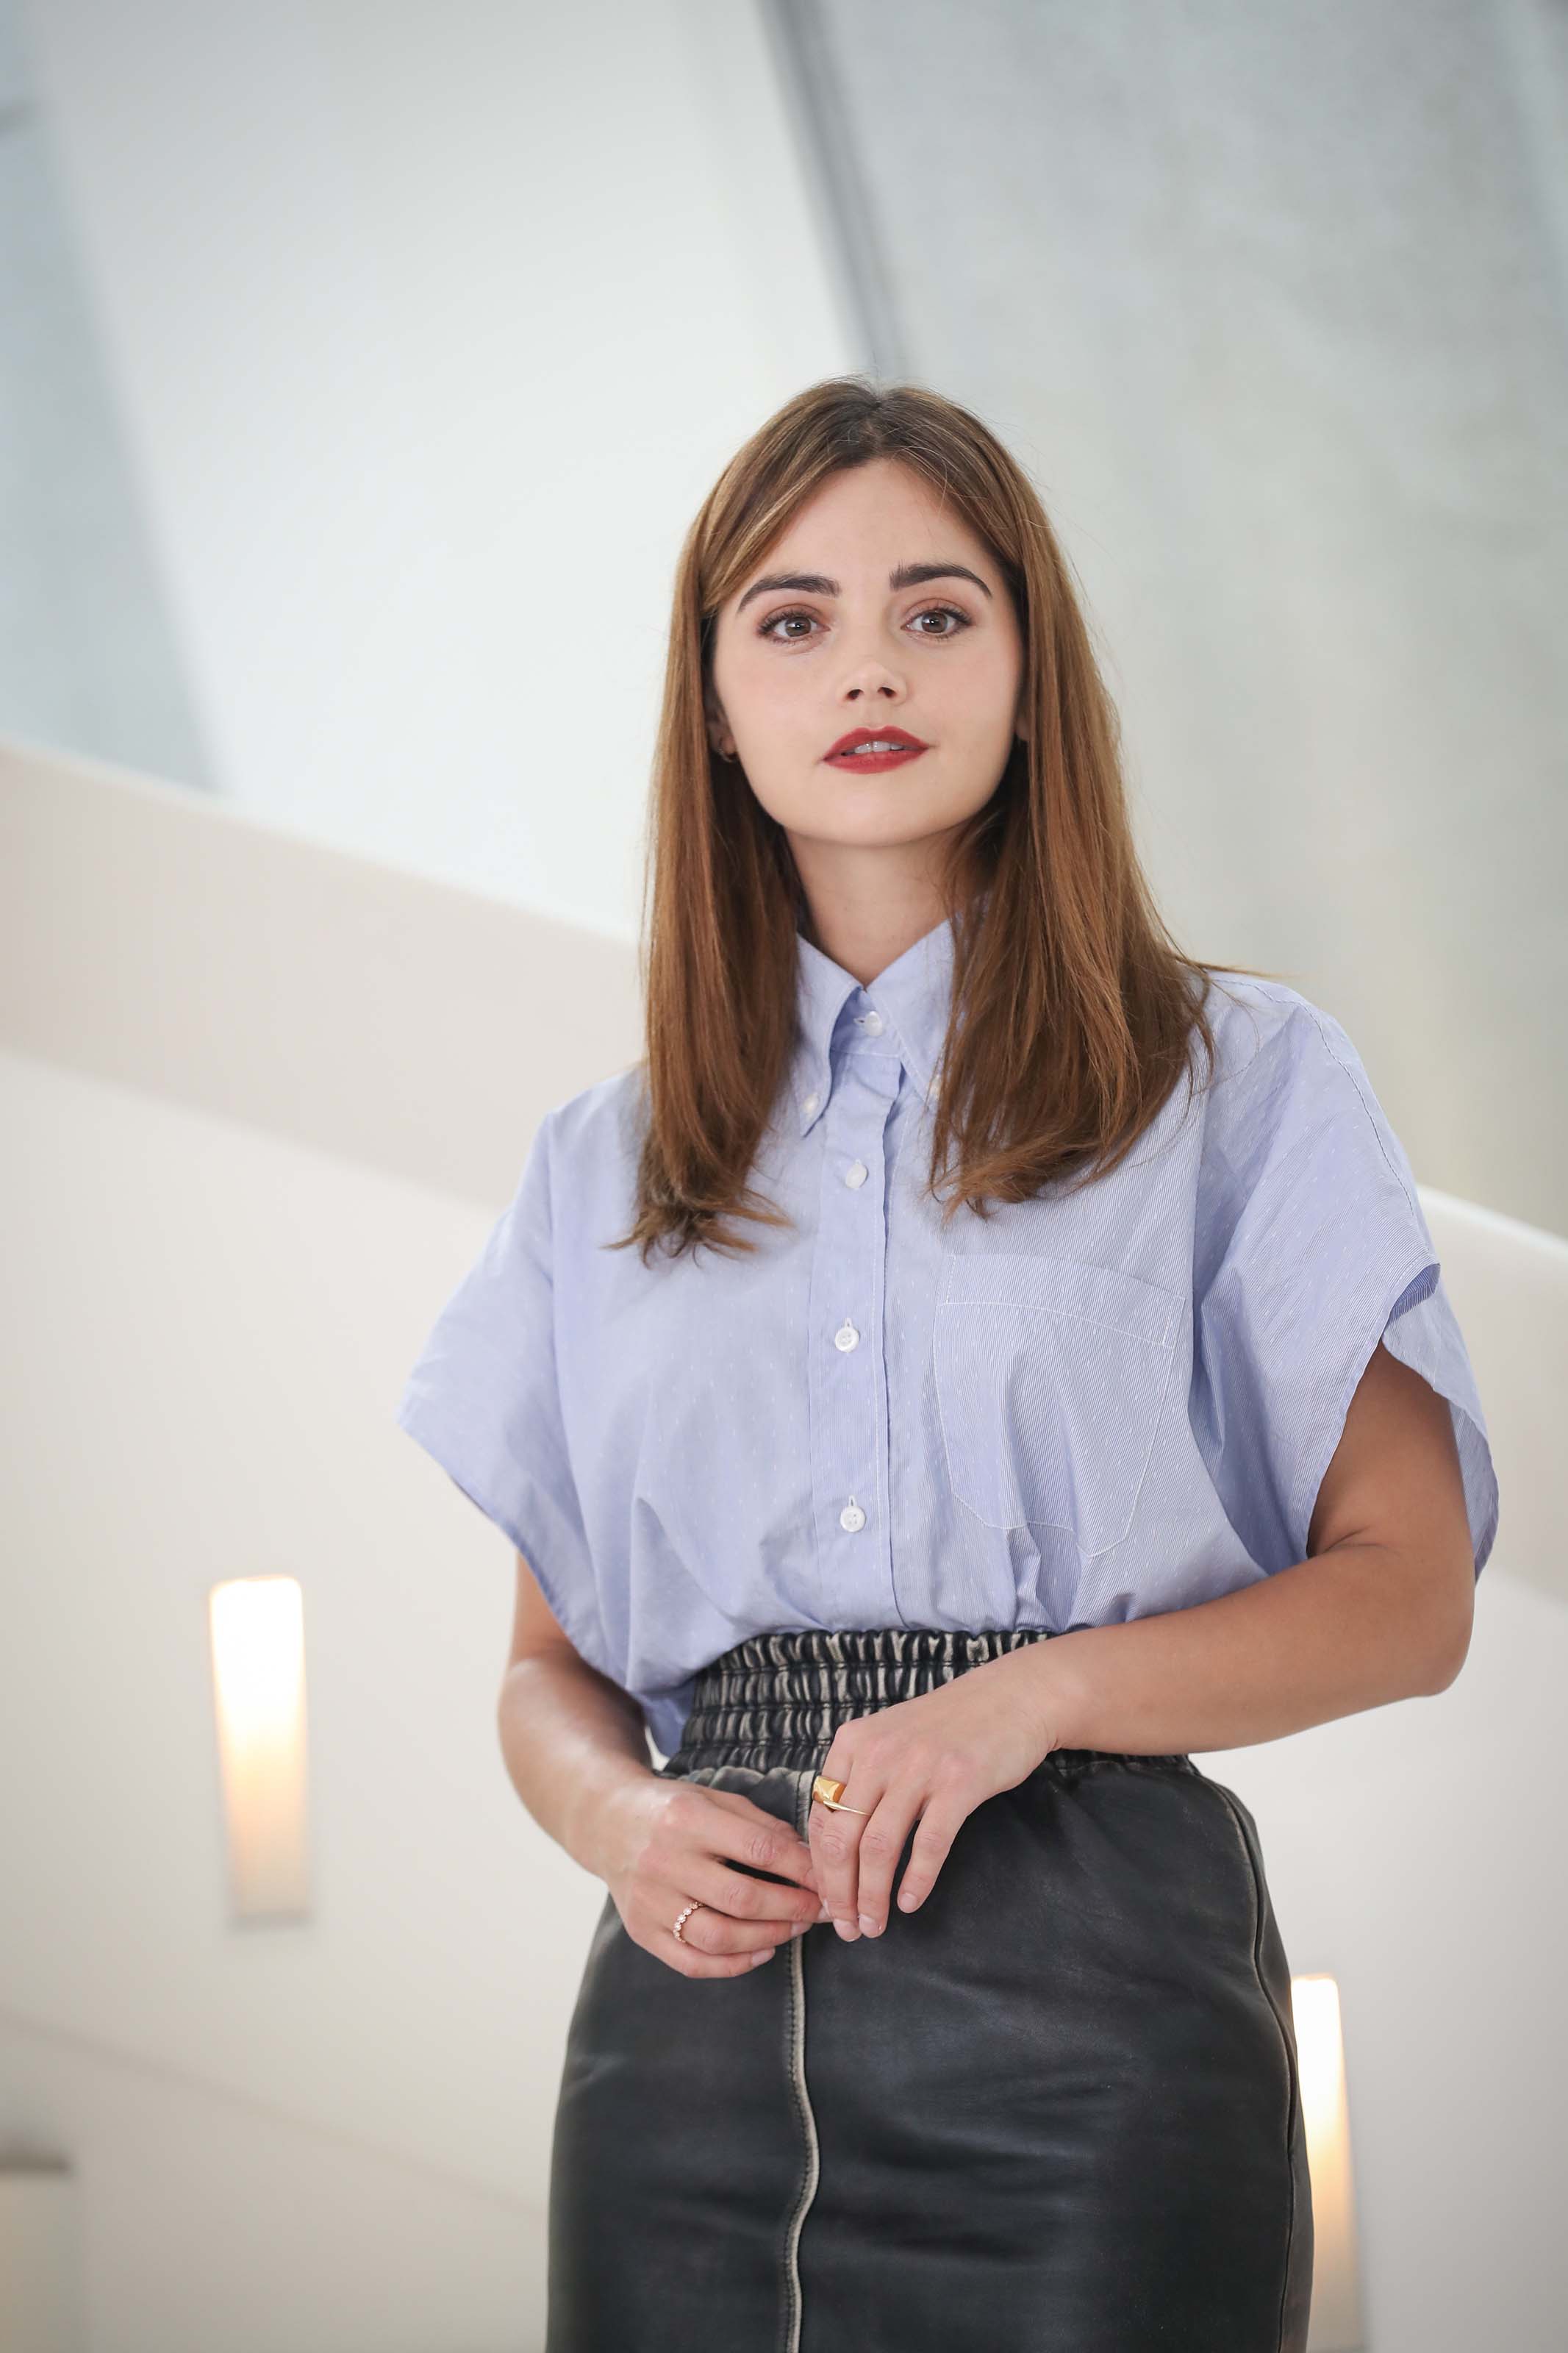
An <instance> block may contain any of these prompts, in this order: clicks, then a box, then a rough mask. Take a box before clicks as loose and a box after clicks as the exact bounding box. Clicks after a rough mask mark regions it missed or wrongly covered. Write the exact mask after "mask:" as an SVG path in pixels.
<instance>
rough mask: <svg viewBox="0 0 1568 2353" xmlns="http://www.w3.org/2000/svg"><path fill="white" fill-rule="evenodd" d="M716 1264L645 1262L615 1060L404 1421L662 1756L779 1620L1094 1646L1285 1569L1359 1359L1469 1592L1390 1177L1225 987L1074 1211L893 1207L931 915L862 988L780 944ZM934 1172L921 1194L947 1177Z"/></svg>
mask: <svg viewBox="0 0 1568 2353" xmlns="http://www.w3.org/2000/svg"><path fill="white" fill-rule="evenodd" d="M797 944H798V967H797V971H798V977H797V1010H798V1029H797V1042H796V1047H795V1055H794V1059H793V1062H792V1066H791V1071H790V1076H789V1082H788V1084H787V1086H786V1087H785V1088H784V1090H782V1091H781V1094H780V1099H779V1102H778V1103H777V1105H776V1106H775V1111H774V1115H773V1120H772V1121H771V1123H770V1124H769V1126H768V1129H767V1131H766V1134H765V1135H764V1139H763V1145H762V1147H761V1149H760V1151H759V1154H758V1156H757V1160H756V1162H755V1164H754V1166H753V1168H752V1174H751V1180H750V1181H751V1183H752V1185H753V1187H756V1188H758V1189H760V1190H761V1191H762V1192H763V1193H764V1194H765V1195H766V1196H767V1197H768V1198H771V1199H772V1200H773V1202H775V1203H776V1204H777V1205H778V1206H779V1207H780V1208H783V1209H784V1210H785V1211H787V1213H788V1215H789V1217H790V1219H792V1220H793V1222H792V1224H791V1225H790V1226H789V1227H788V1228H775V1227H769V1226H762V1225H754V1224H752V1223H750V1222H749V1221H748V1222H744V1223H742V1224H741V1225H740V1227H739V1230H741V1231H742V1232H743V1233H744V1234H746V1235H747V1237H748V1238H749V1239H751V1240H752V1241H754V1243H755V1249H754V1250H753V1251H752V1253H751V1254H750V1255H749V1256H745V1255H742V1256H736V1257H728V1256H725V1255H723V1254H722V1253H719V1252H715V1251H712V1250H709V1249H706V1248H704V1249H702V1250H699V1251H698V1252H697V1254H696V1255H695V1256H692V1255H689V1254H688V1255H685V1256H682V1257H680V1258H679V1259H668V1258H666V1257H664V1256H663V1255H662V1254H660V1253H658V1252H657V1251H656V1253H655V1255H654V1257H653V1260H652V1262H651V1263H650V1264H649V1265H647V1266H645V1265H644V1264H643V1262H642V1261H641V1258H640V1256H639V1254H638V1252H637V1250H636V1249H635V1248H631V1249H626V1250H607V1249H605V1247H604V1245H605V1243H606V1242H608V1241H611V1240H615V1239H616V1238H617V1237H618V1236H620V1235H622V1234H624V1233H626V1231H627V1230H628V1229H629V1227H630V1224H631V1222H632V1218H633V1215H634V1187H635V1177H636V1169H637V1145H638V1133H637V1124H638V1102H639V1094H640V1084H641V1071H640V1066H639V1067H636V1068H634V1069H633V1070H631V1071H624V1072H621V1073H619V1074H618V1075H616V1077H613V1078H609V1079H605V1080H603V1081H601V1082H599V1083H598V1084H597V1085H595V1086H591V1087H588V1088H586V1089H584V1091H583V1092H580V1093H578V1094H575V1095H574V1096H572V1097H571V1098H569V1099H568V1100H567V1101H565V1102H563V1103H558V1104H556V1105H555V1106H554V1107H553V1108H552V1110H550V1111H549V1112H548V1113H546V1114H545V1117H544V1119H543V1120H542V1123H541V1124H540V1127H539V1129H538V1131H537V1133H536V1134H535V1135H534V1138H533V1142H532V1145H531V1149H530V1151H529V1153H528V1155H527V1159H526V1164H525V1166H524V1167H523V1170H522V1174H521V1181H520V1184H519V1187H518V1189H517V1192H516V1194H515V1196H514V1198H513V1199H512V1201H511V1203H510V1206H509V1207H508V1208H507V1209H506V1211H505V1212H504V1214H503V1215H502V1216H501V1217H500V1219H499V1220H498V1222H497V1223H496V1225H495V1227H494V1228H493V1229H492V1230H491V1232H490V1235H489V1240H487V1241H486V1243H485V1246H484V1249H483V1250H482V1251H481V1253H480V1255H479V1259H478V1261H476V1263H475V1264H474V1265H473V1266H472V1267H471V1268H470V1270H469V1271H468V1273H467V1274H465V1275H464V1277H463V1279H462V1280H461V1282H459V1283H458V1286H457V1288H456V1290H455V1291H454V1292H453V1293H452V1294H451V1296H450V1297H449V1298H448V1299H447V1302H446V1303H445V1305H444V1306H443V1307H442V1308H441V1311H440V1313H439V1314H438V1316H437V1321H436V1324H435V1326H434V1329H433V1330H432V1331H431V1333H430V1335H429V1337H428V1338H427V1340H426V1343H425V1345H424V1348H423V1350H422V1351H421V1353H420V1355H419V1356H418V1359H417V1361H416V1364H415V1365H414V1367H413V1369H412V1371H411V1372H410V1374H409V1376H408V1378H407V1381H406V1384H405V1388H404V1390H403V1394H402V1396H401V1398H400V1399H399V1402H398V1405H397V1409H396V1418H397V1420H398V1422H399V1424H400V1425H401V1427H402V1428H403V1429H404V1430H406V1431H408V1432H409V1433H410V1435H411V1436H412V1437H414V1438H415V1439H416V1440H417V1441H418V1443H419V1444H420V1445H421V1446H422V1447H424V1448H425V1449H426V1450H427V1451H428V1452H429V1453H430V1454H431V1455H432V1456H433V1457H434V1458H435V1460H436V1461H437V1462H438V1463H439V1464H441V1465H442V1467H443V1468H444V1469H445V1470H446V1471H447V1473H448V1474H449V1475H450V1477H451V1478H452V1480H453V1481H454V1482H456V1484H457V1485H458V1487H459V1488H460V1489H461V1490H462V1491H463V1493H465V1494H467V1495H468V1497H469V1498H470V1499H471V1500H472V1501H473V1502H474V1503H475V1504H477V1505H478V1506H479V1510H480V1511H482V1512H483V1513H485V1514H487V1516H488V1517H489V1519H490V1520H492V1521H493V1522H494V1523H495V1525H497V1526H498V1527H499V1528H500V1529H501V1530H502V1531H503V1532H504V1534H505V1535H507V1537H508V1538H509V1539H510V1543H511V1544H512V1545H513V1546H516V1547H517V1549H518V1550H519V1551H520V1552H521V1554H522V1556H523V1557H524V1559H525V1560H526V1561H527V1562H528V1564H529V1566H530V1567H531V1569H532V1571H533V1573H534V1575H535V1577H537V1578H538V1580H539V1583H540V1586H541V1588H542V1591H543V1593H544V1597H545V1599H546V1600H547V1601H548V1602H549V1604H550V1607H551V1609H552V1611H553V1612H554V1614H555V1616H556V1618H557V1619H558V1620H559V1621H560V1623H561V1625H562V1627H563V1630H564V1631H565V1633H566V1634H567V1636H568V1637H569V1638H570V1640H571V1641H572V1642H573V1643H574V1646H575V1648H576V1649H577V1650H578V1651H579V1652H580V1653H581V1655H582V1656H583V1657H584V1659H586V1660H587V1661H588V1662H589V1664H590V1665H592V1666H595V1667H596V1668H598V1669H599V1670H600V1671H601V1672H603V1673H605V1674H606V1675H607V1676H609V1677H610V1678H611V1680H612V1681H614V1682H615V1683H618V1684H620V1685H621V1686H622V1688H623V1689H625V1690H626V1691H628V1692H630V1693H631V1694H633V1695H634V1696H635V1697H636V1698H637V1701H638V1702H639V1704H641V1706H642V1708H643V1711H644V1714H645V1717H646V1719H647V1724H648V1727H649V1729H650V1731H651V1733H652V1736H653V1739H654V1741H655V1743H656V1745H657V1746H658V1749H659V1751H660V1752H662V1754H664V1755H665V1756H669V1755H671V1754H673V1752H674V1750H675V1748H676V1746H678V1744H679V1735H680V1730H681V1726H682V1724H683V1723H684V1720H685V1716H686V1713H687V1709H688V1706H689V1700H690V1694H691V1684H692V1680H693V1678H694V1676H695V1674H696V1672H697V1670H698V1669H699V1668H700V1667H702V1666H704V1665H705V1664H706V1663H707V1662H709V1661H710V1660H711V1659H713V1658H716V1657H717V1656H718V1655H719V1653H720V1652H721V1651H724V1650H727V1649H728V1648H729V1647H730V1646H731V1644H732V1643H735V1642H738V1641H742V1639H743V1638H745V1637H747V1636H749V1635H752V1634H755V1633H762V1632H765V1631H767V1630H771V1629H774V1628H795V1627H804V1626H816V1627H854V1628H862V1627H880V1626H892V1627H902V1626H929V1627H940V1628H948V1629H956V1630H981V1629H992V1628H1013V1627H1023V1626H1043V1627H1047V1628H1051V1629H1055V1630H1065V1629H1068V1628H1071V1627H1076V1626H1093V1625H1103V1624H1108V1623H1111V1622H1114V1621H1116V1620H1126V1619H1131V1618H1138V1617H1143V1616H1146V1615H1150V1614H1152V1613H1156V1612H1161V1611H1164V1610H1169V1609H1184V1608H1187V1607H1189V1606H1190V1605H1192V1604H1194V1603H1196V1602H1201V1601H1205V1600H1207V1599H1211V1598H1213V1597H1214V1596H1216V1595H1218V1594H1222V1593H1227V1592H1230V1591H1232V1590H1234V1589H1235V1588H1237V1587H1240V1586H1246V1585H1249V1584H1252V1583H1255V1582H1256V1581H1257V1580H1258V1578H1260V1577H1268V1576H1270V1575H1272V1574H1273V1573H1275V1572H1276V1571H1277V1570H1279V1569H1280V1568H1283V1567H1288V1566H1289V1564H1290V1563H1292V1562H1294V1561H1298V1560H1300V1559H1301V1558H1303V1557H1304V1556H1305V1554H1306V1545H1307V1533H1308V1526H1309V1523H1310V1518H1311V1514H1312V1508H1313V1505H1314V1503H1315V1501H1316V1498H1317V1493H1318V1489H1319V1485H1320V1483H1321V1479H1322V1476H1323V1472H1324V1471H1325V1470H1326V1468H1327V1466H1328V1463H1329V1461H1330V1458H1331V1455H1332V1453H1333V1451H1334V1449H1335V1447H1336V1445H1337V1444H1338V1441H1339V1438H1340V1434H1341V1431H1342V1429H1343V1426H1344V1419H1345V1414H1346V1411H1347V1409H1348V1407H1349V1405H1350V1400H1351V1398H1352V1395H1353V1393H1354V1390H1355V1388H1356V1384H1357V1381H1358V1380H1359V1378H1360V1377H1361V1374H1362V1372H1363V1370H1364V1368H1365V1366H1366V1364H1367V1362H1368V1360H1369V1359H1370V1357H1371V1356H1372V1353H1373V1349H1374V1348H1375V1346H1376V1345H1377V1342H1378V1339H1379V1337H1380V1336H1381V1337H1382V1338H1383V1340H1384V1345H1386V1346H1387V1347H1388V1349H1389V1350H1390V1351H1391V1352H1392V1353H1393V1354H1394V1356H1398V1357H1399V1358H1400V1359H1401V1360H1402V1361H1403V1362H1405V1364H1408V1365H1410V1366H1414V1368H1415V1370H1416V1371H1417V1372H1419V1373H1420V1374H1421V1375H1422V1376H1423V1377H1425V1378H1426V1380H1427V1381H1428V1382H1429V1383H1430V1384H1431V1386H1432V1387H1433V1388H1435V1389H1436V1390H1437V1392H1438V1393H1439V1394H1440V1395H1441V1396H1442V1397H1444V1398H1446V1399H1447V1403H1448V1406H1449V1409H1450V1414H1451V1417H1452V1422H1453V1429H1454V1435H1455V1439H1456V1440H1457V1444H1458V1457H1459V1464H1460V1469H1461V1471H1462V1473H1463V1478H1464V1487H1465V1498H1466V1504H1467V1507H1468V1515H1469V1525H1470V1535H1471V1538H1472V1541H1473V1545H1474V1551H1475V1566H1476V1571H1477V1574H1478V1575H1479V1571H1480V1569H1481V1567H1482V1566H1483V1565H1484V1563H1485V1561H1486V1559H1487V1556H1488V1555H1489V1552H1490V1550H1491V1546H1492V1540H1493V1537H1494V1535H1495V1532H1496V1526H1497V1516H1498V1493H1497V1482H1496V1477H1495V1474H1494V1472H1493V1467H1492V1460H1491V1451H1490V1448H1489V1442H1488V1437H1487V1429H1486V1422H1485V1419H1484V1417H1483V1414H1482V1409H1481V1404H1480V1399H1479V1396H1478V1394H1477V1389H1476V1384H1475V1379H1474V1377H1473V1374H1472V1371H1471V1367H1470V1363H1469V1358H1468V1353H1467V1350H1466V1346H1465V1342H1464V1339H1463V1336H1462V1335H1461V1332H1460V1330H1459V1326H1458V1323H1457V1321H1456V1319H1455V1316H1454V1313H1453V1310H1452V1307H1451V1305H1450V1303H1449V1301H1448V1297H1447V1293H1446V1291H1445V1289H1444V1286H1443V1282H1442V1280H1441V1275H1440V1271H1439V1264H1438V1260H1437V1256H1436V1251H1435V1250H1434V1249H1433V1246H1432V1239H1431V1235H1430V1233H1429V1232H1428V1230H1427V1227H1426V1219H1425V1217H1424V1216H1423V1213H1422V1209H1421V1207H1420V1203H1419V1200H1418V1198H1417V1195H1416V1192H1415V1182H1414V1178H1413V1176H1412V1174H1411V1169H1410V1165H1409V1162H1408V1161H1407V1159H1406V1157H1405V1152H1404V1150H1403V1148H1402V1146H1401V1145H1400V1143H1399V1141H1398V1138H1397V1137H1396V1136H1395V1134H1394V1131H1393V1130H1392V1128H1391V1127H1390V1125H1389V1123H1388V1121H1387V1119H1386V1118H1385V1116H1384V1113H1383V1110H1382V1108H1381V1106H1380V1104H1379V1103H1378V1102H1377V1099H1376V1097H1375V1096H1374V1094H1373V1090H1372V1087H1371V1084H1370V1082H1369V1081H1368V1079H1367V1076H1366V1072H1365V1071H1364V1069H1363V1066H1362V1063H1361V1060H1360V1058H1359V1056H1358V1055H1357V1053H1356V1051H1355V1050H1354V1048H1353V1047H1352V1044H1351V1041H1350V1039H1349V1038H1348V1037H1347V1036H1346V1034H1345V1032H1344V1030H1343V1029H1342V1028H1341V1026H1340V1024H1339V1023H1338V1022H1337V1021H1335V1020H1334V1019H1333V1018H1332V1017H1331V1015H1329V1014H1327V1013H1325V1012H1324V1011H1322V1010H1321V1008H1319V1007H1317V1006H1315V1005H1313V1004H1311V1003H1310V1001H1309V1000H1308V999H1307V998H1306V997H1302V996H1300V994H1299V993H1298V992H1297V991H1296V990H1294V989H1293V988H1290V987H1288V986H1287V985H1286V984H1284V983H1283V982H1277V981H1268V980H1258V979H1254V978H1252V977H1250V976H1245V975H1240V974H1235V973H1228V972H1227V973H1224V974H1222V975H1220V976H1219V988H1218V989H1217V990H1213V991H1211V994H1210V997H1209V1014H1210V1018H1211V1021H1212V1023H1213V1025H1214V1027H1215V1037H1216V1046H1217V1050H1218V1061H1217V1069H1216V1071H1215V1080H1214V1082H1212V1083H1210V1084H1206V1085H1205V1084H1204V1083H1202V1081H1203V1077H1204V1068H1203V1061H1202V1057H1201V1056H1199V1057H1196V1058H1195V1060H1196V1067H1197V1076H1198V1081H1199V1083H1198V1085H1197V1087H1196V1090H1195V1092H1194V1093H1193V1095H1192V1099H1191V1101H1190V1102H1189V1100H1188V1092H1189V1091H1188V1088H1187V1084H1186V1082H1185V1081H1182V1082H1179V1083H1178V1085H1177V1087H1176V1089H1175V1091H1174V1092H1173V1095H1172V1096H1171V1097H1170V1099H1169V1100H1168V1101H1167V1103H1166V1104H1165V1105H1164V1107H1163V1110H1162V1111H1161V1113H1160V1114H1159V1115H1158V1117H1157V1118H1156V1119H1155V1120H1154V1122H1153V1123H1152V1125H1151V1126H1150V1127H1149V1128H1148V1129H1146V1130H1145V1132H1144V1133H1143V1134H1142V1135H1141V1136H1140V1138H1139V1139H1138V1142H1137V1143H1136V1145H1134V1146H1133V1148H1132V1151H1131V1153H1130V1154H1129V1155H1128V1156H1127V1158H1126V1159H1125V1160H1124V1161H1123V1162H1122V1163H1121V1166H1120V1167H1118V1168H1116V1169H1114V1170H1112V1171H1111V1172H1110V1174H1108V1175H1104V1176H1100V1177H1098V1178H1096V1179H1094V1180H1093V1181H1092V1182H1090V1183H1089V1185H1087V1186H1085V1187H1082V1189H1080V1190H1079V1191H1078V1192H1076V1193H1072V1192H1068V1191H1066V1190H1065V1189H1058V1188H1056V1187H1047V1188H1046V1191H1045V1192H1044V1193H1043V1194H1042V1195H1041V1196H1040V1197H1039V1198H1035V1199H1032V1200H1029V1201H1026V1202H1021V1203H1002V1204H998V1203H995V1202H992V1203H990V1204H989V1205H988V1214H987V1216H986V1217H985V1218H984V1219H983V1218H981V1217H980V1216H978V1215H977V1214H976V1213H975V1212H974V1211H973V1210H972V1209H969V1208H962V1209H960V1210H959V1212H958V1213H957V1215H956V1217H955V1219H954V1220H953V1222H952V1225H951V1227H950V1228H949V1229H947V1230H946V1231H945V1232H944V1231H943V1229H942V1220H941V1212H940V1207H939V1204H938V1203H937V1202H936V1201H935V1200H934V1199H932V1198H931V1196H930V1195H929V1194H928V1193H926V1192H925V1190H924V1187H925V1182H926V1177H927V1175H928V1172H929V1168H930V1160H931V1107H932V1103H933V1101H934V1089H935V1084H936V1080H937V1062H938V1058H939V1056H940V1053H941V1050H942V1039H943V1037H944V1035H945V1030H946V1023H947V1012H948V1004H949V997H950V991H951V981H952V927H951V924H950V923H942V924H939V925H938V926H937V927H936V929H934V930H933V931H931V932H928V933H927V934H925V935H924V936H923V937H922V938H921V939H919V940H917V941H916V942H915V943H914V944H913V945H912V946H911V947H910V948H909V949H907V950H906V951H905V953H904V954H903V955H900V956H899V957H898V958H897V960H896V961H895V962H894V963H892V964H890V965H889V966H888V967H887V969H886V970H885V971H884V972H881V973H879V975H878V976H877V977H876V979H875V980H873V981H872V982H871V983H870V984H869V986H868V987H862V985H861V984H860V983H859V982H858V980H857V979H856V978H855V976H853V974H851V973H849V972H847V971H846V970H845V969H844V968H843V967H842V966H841V965H837V964H836V963H835V962H834V961H833V959H832V958H831V957H830V956H827V955H824V954H823V953H822V952H821V950H820V949H818V948H816V947H815V946H813V945H812V944H811V943H810V942H809V941H807V940H806V939H805V937H804V936H803V935H800V934H797ZM943 1189H944V1190H945V1189H946V1188H945V1187H944V1188H943Z"/></svg>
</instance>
